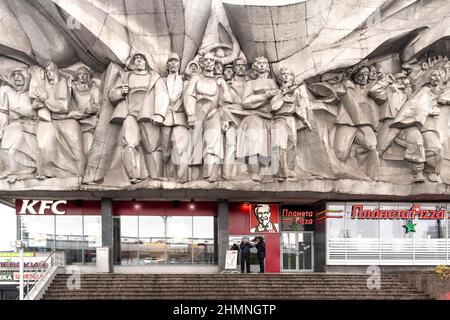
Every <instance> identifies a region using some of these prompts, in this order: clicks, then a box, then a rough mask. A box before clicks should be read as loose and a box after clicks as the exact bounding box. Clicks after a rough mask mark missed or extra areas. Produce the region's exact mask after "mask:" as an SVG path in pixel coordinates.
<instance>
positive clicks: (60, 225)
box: [56, 216, 83, 264]
mask: <svg viewBox="0 0 450 320" xmlns="http://www.w3.org/2000/svg"><path fill="white" fill-rule="evenodd" d="M56 250H57V251H64V254H65V258H66V263H67V264H75V263H82V262H83V254H82V250H83V217H82V216H57V217H56Z"/></svg>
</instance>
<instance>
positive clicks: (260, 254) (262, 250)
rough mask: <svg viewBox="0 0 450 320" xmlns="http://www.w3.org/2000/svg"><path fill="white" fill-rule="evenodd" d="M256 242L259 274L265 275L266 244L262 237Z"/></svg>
mask: <svg viewBox="0 0 450 320" xmlns="http://www.w3.org/2000/svg"><path fill="white" fill-rule="evenodd" d="M255 241H256V245H255V246H256V250H258V251H257V253H256V256H257V258H258V262H259V273H264V259H265V258H266V244H265V243H264V239H263V238H262V237H257V238H256V239H255Z"/></svg>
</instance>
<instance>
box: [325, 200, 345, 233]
mask: <svg viewBox="0 0 450 320" xmlns="http://www.w3.org/2000/svg"><path fill="white" fill-rule="evenodd" d="M328 211H329V213H328V215H332V216H342V217H343V218H342V219H338V218H330V219H326V221H327V222H328V230H327V232H328V238H331V239H344V238H345V219H344V217H345V216H344V212H345V204H333V205H329V206H328Z"/></svg>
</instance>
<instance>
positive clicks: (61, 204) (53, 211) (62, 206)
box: [16, 200, 67, 215]
mask: <svg viewBox="0 0 450 320" xmlns="http://www.w3.org/2000/svg"><path fill="white" fill-rule="evenodd" d="M66 205H67V200H57V201H52V200H22V203H17V204H16V211H17V213H18V214H20V215H27V214H32V215H44V214H47V215H64V214H66Z"/></svg>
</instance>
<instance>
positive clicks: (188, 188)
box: [0, 178, 450, 203]
mask: <svg viewBox="0 0 450 320" xmlns="http://www.w3.org/2000/svg"><path fill="white" fill-rule="evenodd" d="M48 191H52V192H51V195H49V192H48ZM0 197H4V198H5V199H8V198H9V199H12V198H14V197H22V198H24V197H28V198H41V199H47V198H52V199H54V198H65V199H86V200H89V199H99V198H101V197H107V198H113V199H115V200H120V199H123V200H129V199H147V200H151V199H162V200H164V199H179V200H184V199H191V198H194V199H196V200H217V199H233V200H236V201H241V200H242V201H247V200H257V199H261V198H264V199H277V200H279V201H292V200H295V201H296V202H305V203H308V202H309V203H310V202H312V201H318V200H358V199H360V200H365V199H367V200H377V199H380V200H381V199H382V200H393V201H395V200H416V201H427V200H428V201H448V200H450V185H448V184H445V183H430V182H424V183H415V184H406V185H405V184H394V183H389V182H380V181H361V180H350V179H341V180H331V179H316V180H301V181H295V182H267V183H255V182H252V181H219V182H214V183H210V182H208V181H192V182H187V183H184V184H181V183H176V182H172V181H150V180H149V181H144V182H142V183H139V184H136V185H128V186H109V185H80V181H79V179H75V178H73V179H72V178H65V179H50V180H48V181H43V182H40V184H37V183H35V181H34V180H28V181H20V182H17V183H15V184H8V183H7V182H5V181H0Z"/></svg>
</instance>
